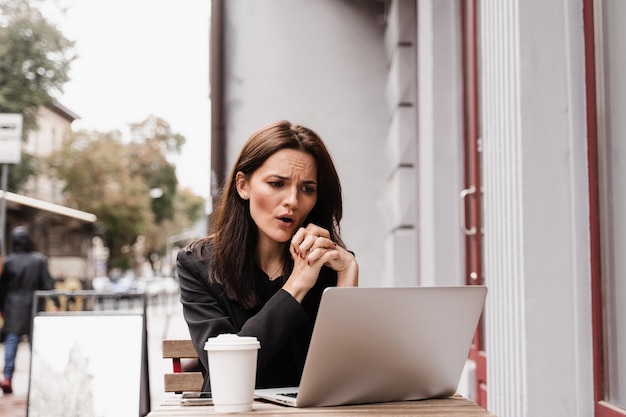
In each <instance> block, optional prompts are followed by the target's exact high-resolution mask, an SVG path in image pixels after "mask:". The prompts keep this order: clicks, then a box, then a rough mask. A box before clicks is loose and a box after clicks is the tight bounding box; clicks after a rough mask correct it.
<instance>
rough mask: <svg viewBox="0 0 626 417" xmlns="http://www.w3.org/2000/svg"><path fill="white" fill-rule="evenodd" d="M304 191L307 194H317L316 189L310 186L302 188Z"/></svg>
mask: <svg viewBox="0 0 626 417" xmlns="http://www.w3.org/2000/svg"><path fill="white" fill-rule="evenodd" d="M302 191H303V192H305V193H307V194H313V193H315V188H313V187H311V186H309V185H305V186H304V187H302Z"/></svg>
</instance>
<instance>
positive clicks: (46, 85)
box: [0, 0, 75, 191]
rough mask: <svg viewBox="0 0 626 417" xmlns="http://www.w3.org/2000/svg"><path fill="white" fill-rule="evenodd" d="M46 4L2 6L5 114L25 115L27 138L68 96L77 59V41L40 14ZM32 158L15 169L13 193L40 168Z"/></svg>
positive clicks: (8, 1) (24, 0) (0, 79)
mask: <svg viewBox="0 0 626 417" xmlns="http://www.w3.org/2000/svg"><path fill="white" fill-rule="evenodd" d="M39 4H41V0H30V1H29V0H3V1H2V2H0V11H1V12H2V13H0V113H21V114H22V115H23V117H24V125H23V134H22V137H23V138H25V137H27V135H28V132H29V131H31V130H33V129H35V128H36V127H37V119H36V116H37V110H38V108H39V106H41V105H45V104H48V103H51V102H52V101H53V95H54V94H56V93H61V92H62V91H63V85H64V84H65V83H66V82H67V81H68V80H69V76H68V72H69V69H70V65H71V63H72V61H73V60H74V59H75V53H74V42H72V41H70V40H68V39H67V38H65V36H63V34H62V33H61V32H60V31H59V30H58V29H57V28H56V27H55V26H54V25H53V24H51V23H50V22H49V21H48V20H46V19H45V18H44V16H43V15H42V13H41V12H40V11H39V9H37V5H39ZM29 156H30V155H24V156H23V157H22V161H21V162H20V163H19V164H17V166H16V167H15V169H13V170H11V177H10V179H9V189H11V190H13V191H17V190H18V189H19V187H20V186H21V185H22V184H23V183H24V182H25V181H26V180H27V179H28V177H29V176H30V175H33V174H36V173H37V169H38V167H37V165H36V163H34V161H33V160H32V158H29Z"/></svg>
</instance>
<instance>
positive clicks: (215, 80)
mask: <svg viewBox="0 0 626 417" xmlns="http://www.w3.org/2000/svg"><path fill="white" fill-rule="evenodd" d="M209 55H210V59H209V85H210V91H211V92H210V99H211V199H212V203H213V207H216V204H217V197H218V195H219V190H220V188H221V186H222V183H223V181H224V177H225V175H226V173H225V160H226V151H225V149H226V143H225V142H226V137H225V122H224V0H212V2H211V30H210V37H209ZM211 224H212V222H211V218H209V232H210V231H211Z"/></svg>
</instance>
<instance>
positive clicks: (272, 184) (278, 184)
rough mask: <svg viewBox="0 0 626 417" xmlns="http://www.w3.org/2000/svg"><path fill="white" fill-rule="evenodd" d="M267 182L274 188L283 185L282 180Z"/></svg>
mask: <svg viewBox="0 0 626 417" xmlns="http://www.w3.org/2000/svg"><path fill="white" fill-rule="evenodd" d="M267 183H268V184H269V185H270V186H272V187H274V188H279V187H282V186H283V182H282V181H268V182H267Z"/></svg>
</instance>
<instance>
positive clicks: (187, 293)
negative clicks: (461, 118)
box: [177, 249, 310, 387]
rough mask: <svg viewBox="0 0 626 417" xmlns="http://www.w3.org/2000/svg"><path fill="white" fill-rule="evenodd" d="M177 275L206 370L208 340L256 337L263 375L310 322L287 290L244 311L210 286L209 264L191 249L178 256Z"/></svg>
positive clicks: (259, 368) (189, 321)
mask: <svg viewBox="0 0 626 417" xmlns="http://www.w3.org/2000/svg"><path fill="white" fill-rule="evenodd" d="M177 271H178V276H179V280H180V288H181V303H182V305H183V316H184V318H185V321H186V322H187V325H188V326H189V334H190V336H191V339H192V341H193V344H194V346H195V348H196V352H197V353H198V356H199V358H200V361H201V363H202V365H203V366H204V368H205V369H206V370H208V362H207V355H206V352H205V351H204V344H205V342H206V341H207V339H208V338H209V337H215V336H217V335H218V334H222V333H232V334H239V335H240V336H255V337H256V338H257V339H258V340H259V342H260V344H261V349H260V350H259V356H258V362H257V372H259V373H262V372H263V371H264V370H265V368H266V366H267V364H268V362H269V360H270V359H271V358H272V357H273V356H274V355H275V354H276V353H277V352H278V351H279V350H280V349H281V348H282V347H283V346H284V345H285V343H287V341H288V340H289V338H290V337H291V336H293V335H294V333H295V332H296V330H297V329H298V328H299V327H300V326H301V325H302V324H303V323H306V322H308V321H309V320H310V318H309V315H308V314H307V313H306V311H305V310H304V308H303V307H302V306H301V305H300V304H299V303H298V302H297V301H296V300H295V299H294V298H293V297H292V296H291V295H290V294H289V293H287V292H286V291H284V290H279V291H278V292H277V293H276V294H275V295H274V296H273V297H271V298H270V299H269V300H268V302H267V303H266V304H265V305H264V306H263V307H262V308H261V309H260V310H255V311H250V310H244V309H243V308H241V307H240V306H239V305H238V304H237V303H235V302H234V301H231V300H228V299H227V298H226V295H225V294H224V292H223V291H222V289H221V287H220V286H219V285H218V284H214V283H209V281H208V266H207V263H206V262H203V261H201V260H200V259H198V257H197V256H196V255H195V254H194V253H193V252H191V251H190V250H189V249H182V250H181V251H180V252H179V253H178V257H177ZM238 323H241V327H240V326H239V324H238ZM206 379H208V378H206ZM206 382H207V381H206V380H205V387H206V386H207V383H206Z"/></svg>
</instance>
